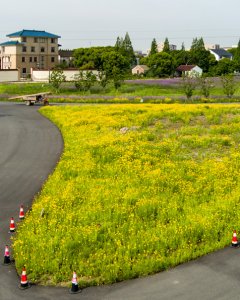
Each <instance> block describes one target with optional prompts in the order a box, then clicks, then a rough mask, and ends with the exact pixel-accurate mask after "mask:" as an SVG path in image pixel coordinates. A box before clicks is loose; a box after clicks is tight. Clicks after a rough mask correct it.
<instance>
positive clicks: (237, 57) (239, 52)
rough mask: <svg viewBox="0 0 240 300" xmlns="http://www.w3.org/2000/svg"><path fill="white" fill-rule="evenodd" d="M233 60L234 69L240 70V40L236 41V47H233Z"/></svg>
mask: <svg viewBox="0 0 240 300" xmlns="http://www.w3.org/2000/svg"><path fill="white" fill-rule="evenodd" d="M233 61H234V64H235V71H238V72H240V40H239V41H238V45H237V48H235V49H234V53H233Z"/></svg>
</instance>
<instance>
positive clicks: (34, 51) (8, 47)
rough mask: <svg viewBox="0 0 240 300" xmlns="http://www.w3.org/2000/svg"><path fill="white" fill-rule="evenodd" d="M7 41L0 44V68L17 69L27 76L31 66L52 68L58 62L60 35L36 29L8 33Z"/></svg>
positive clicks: (22, 75) (21, 75)
mask: <svg viewBox="0 0 240 300" xmlns="http://www.w3.org/2000/svg"><path fill="white" fill-rule="evenodd" d="M7 37H8V38H9V41H7V42H5V43H1V44H0V69H19V71H20V77H23V78H24V77H28V76H29V74H30V73H31V68H37V69H52V68H53V67H54V66H55V65H57V64H58V46H59V45H58V39H59V38H60V36H58V35H55V34H52V33H49V32H46V31H38V30H25V29H24V30H22V31H18V32H14V33H11V34H8V35H7Z"/></svg>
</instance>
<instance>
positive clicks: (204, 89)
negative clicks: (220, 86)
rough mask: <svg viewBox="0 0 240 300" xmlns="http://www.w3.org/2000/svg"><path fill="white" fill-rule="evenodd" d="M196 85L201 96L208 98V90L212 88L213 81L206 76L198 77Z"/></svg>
mask: <svg viewBox="0 0 240 300" xmlns="http://www.w3.org/2000/svg"><path fill="white" fill-rule="evenodd" d="M198 84H199V86H200V91H201V94H202V95H203V96H204V97H206V98H208V97H209V95H210V90H211V89H212V88H213V87H214V85H213V81H212V80H211V79H210V78H208V77H206V76H202V77H198Z"/></svg>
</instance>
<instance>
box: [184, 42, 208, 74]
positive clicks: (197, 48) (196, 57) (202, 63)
mask: <svg viewBox="0 0 240 300" xmlns="http://www.w3.org/2000/svg"><path fill="white" fill-rule="evenodd" d="M189 52H190V59H189V64H191V65H193V64H195V65H198V66H199V67H200V68H202V70H203V72H208V70H209V66H210V59H211V53H210V52H209V51H208V50H206V49H205V46H204V41H203V38H200V39H197V38H194V39H193V42H192V46H191V49H190V51H189Z"/></svg>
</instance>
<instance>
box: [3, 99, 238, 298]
mask: <svg viewBox="0 0 240 300" xmlns="http://www.w3.org/2000/svg"><path fill="white" fill-rule="evenodd" d="M38 108H39V107H37V106H31V107H27V106H25V105H24V104H23V103H19V104H17V103H0V251H1V252H0V253H2V255H3V256H2V261H3V258H4V247H5V245H6V244H10V236H11V234H9V233H8V231H9V223H10V218H11V217H14V218H15V220H17V219H18V213H19V206H20V204H23V205H24V207H25V209H26V208H29V207H30V206H31V203H32V200H33V198H34V195H36V194H37V193H38V192H39V191H40V190H41V186H42V185H43V183H44V182H45V180H46V179H47V177H48V175H49V174H50V173H51V172H52V171H53V169H54V167H55V165H56V164H57V162H58V160H59V157H60V155H61V152H62V149H63V141H62V137H61V134H60V133H59V131H58V129H57V128H56V127H55V126H54V125H53V124H52V123H51V122H50V121H48V120H46V119H45V118H44V117H42V116H41V115H40V114H39V113H38ZM10 253H11V248H10ZM70 276H71V275H70ZM19 283H20V280H19V277H18V275H17V273H16V270H15V267H14V265H11V266H4V265H2V264H0V299H1V300H18V299H24V300H35V299H36V300H50V299H53V300H54V299H59V300H68V299H84V300H96V299H97V300H98V299H101V300H105V299H109V300H125V299H126V300H127V299H129V300H135V299H136V300H155V299H156V300H159V299H167V300H172V299H178V300H188V299H195V300H198V299H199V300H200V299H201V300H202V299H204V300H208V299H209V300H212V299H217V300H225V299H226V300H227V299H231V298H234V299H240V296H239V295H240V248H237V249H233V248H231V247H228V248H226V249H223V250H221V251H218V252H215V253H212V254H210V255H207V256H205V257H202V258H200V259H198V260H195V261H192V262H189V263H186V264H182V265H180V266H178V267H176V268H174V269H171V270H169V271H166V272H162V273H159V274H156V275H153V276H148V277H145V278H139V279H134V280H129V281H124V282H121V283H116V284H113V285H109V286H101V287H91V288H86V289H84V290H83V291H82V292H81V293H79V294H75V295H71V294H70V293H69V290H68V289H66V288H55V287H42V286H36V285H34V286H32V287H31V288H29V289H27V290H20V289H19V288H18V285H19Z"/></svg>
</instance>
